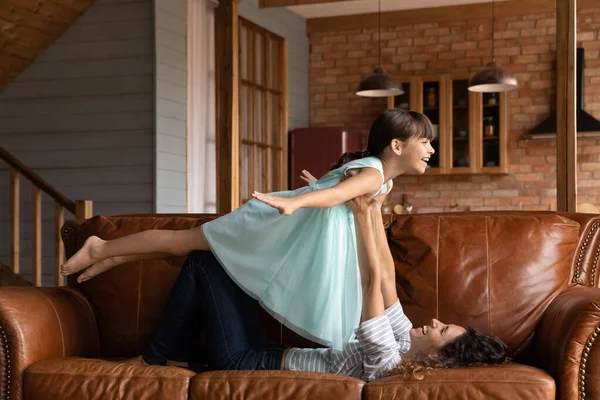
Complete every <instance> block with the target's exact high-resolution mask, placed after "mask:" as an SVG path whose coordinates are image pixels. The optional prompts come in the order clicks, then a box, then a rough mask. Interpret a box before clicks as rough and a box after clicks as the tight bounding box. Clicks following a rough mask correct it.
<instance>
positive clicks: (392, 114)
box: [331, 108, 434, 169]
mask: <svg viewBox="0 0 600 400" xmlns="http://www.w3.org/2000/svg"><path fill="white" fill-rule="evenodd" d="M411 138H417V139H421V138H423V139H429V140H433V139H434V133H433V127H432V126H431V122H430V121H429V119H428V118H427V117H426V116H425V115H423V114H421V113H418V112H416V111H407V110H402V109H399V108H394V109H390V110H385V111H384V112H382V113H381V114H380V115H379V116H378V117H377V119H376V120H375V122H373V125H371V130H370V131H369V141H368V144H367V149H366V150H364V151H357V152H354V153H344V154H343V155H342V156H341V157H340V159H339V160H338V162H337V163H335V164H334V165H333V166H332V167H331V169H336V168H339V167H341V166H342V165H344V164H346V163H348V162H350V161H353V160H357V159H359V158H363V157H368V156H375V157H379V156H380V155H381V153H383V151H384V150H385V148H386V147H387V146H388V145H389V144H390V142H391V141H392V140H393V139H398V140H400V141H402V142H407V141H408V140H409V139H411Z"/></svg>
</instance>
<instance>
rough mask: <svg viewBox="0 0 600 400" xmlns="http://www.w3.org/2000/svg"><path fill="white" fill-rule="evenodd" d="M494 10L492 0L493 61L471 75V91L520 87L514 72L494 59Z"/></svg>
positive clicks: (492, 90) (488, 91)
mask: <svg viewBox="0 0 600 400" xmlns="http://www.w3.org/2000/svg"><path fill="white" fill-rule="evenodd" d="M494 10H495V7H494V0H492V61H491V62H489V63H488V64H487V65H486V66H485V67H483V68H481V69H480V70H479V71H477V73H475V75H473V76H472V77H471V79H470V80H469V90H470V91H471V92H482V93H495V92H507V91H509V90H514V89H517V88H518V87H519V84H518V83H517V78H515V76H514V74H513V73H512V72H510V71H509V70H507V69H506V68H503V67H502V66H501V65H500V64H498V63H497V62H496V60H495V59H494V22H495V21H494Z"/></svg>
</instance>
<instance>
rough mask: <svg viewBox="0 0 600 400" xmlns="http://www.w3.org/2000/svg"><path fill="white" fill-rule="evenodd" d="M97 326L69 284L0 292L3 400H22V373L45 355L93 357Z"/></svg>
mask: <svg viewBox="0 0 600 400" xmlns="http://www.w3.org/2000/svg"><path fill="white" fill-rule="evenodd" d="M98 353H99V342H98V328H97V326H96V321H95V318H94V313H93V312H92V309H91V307H90V304H89V303H88V301H87V300H86V299H85V297H83V295H81V294H80V293H79V292H77V291H76V290H73V289H68V288H44V289H42V288H36V287H3V288H2V290H0V382H1V390H2V399H22V382H23V372H24V371H25V369H26V368H27V367H29V366H30V365H32V364H33V363H35V362H37V361H40V360H43V359H46V358H50V357H72V356H80V357H98Z"/></svg>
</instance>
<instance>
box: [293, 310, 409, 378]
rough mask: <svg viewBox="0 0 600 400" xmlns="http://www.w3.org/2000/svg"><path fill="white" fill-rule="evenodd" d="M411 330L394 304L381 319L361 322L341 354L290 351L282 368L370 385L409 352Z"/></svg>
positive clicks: (312, 350) (294, 349) (325, 350)
mask: <svg viewBox="0 0 600 400" xmlns="http://www.w3.org/2000/svg"><path fill="white" fill-rule="evenodd" d="M411 328H412V324H411V322H410V321H409V319H408V318H407V317H406V315H404V311H403V310H402V306H401V305H400V301H396V302H395V303H394V304H392V305H391V306H390V307H389V308H387V309H386V310H385V314H384V315H379V316H377V317H374V318H371V319H369V320H367V321H364V322H362V323H361V324H360V326H359V327H358V329H357V330H356V339H355V340H352V341H351V342H349V343H348V344H347V345H346V346H345V347H344V350H343V351H341V352H336V351H334V350H332V349H298V348H292V349H290V351H289V352H288V354H287V357H286V360H285V368H286V369H289V370H292V371H308V372H324V373H330V374H342V375H349V376H353V377H355V378H359V379H363V380H365V381H371V380H374V379H377V378H380V377H381V376H383V375H384V374H385V373H387V372H388V371H390V370H391V369H393V368H394V367H396V365H398V364H399V363H400V360H401V359H402V357H403V356H404V355H405V354H406V353H407V352H408V350H409V349H410V329H411Z"/></svg>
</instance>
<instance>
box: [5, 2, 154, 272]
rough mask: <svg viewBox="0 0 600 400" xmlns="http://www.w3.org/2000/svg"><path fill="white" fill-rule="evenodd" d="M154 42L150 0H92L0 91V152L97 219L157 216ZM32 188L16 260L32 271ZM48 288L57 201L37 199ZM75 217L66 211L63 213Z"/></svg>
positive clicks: (25, 189) (25, 190)
mask: <svg viewBox="0 0 600 400" xmlns="http://www.w3.org/2000/svg"><path fill="white" fill-rule="evenodd" d="M153 59H154V38H153V15H152V4H150V3H149V2H148V1H147V0H97V1H96V2H95V3H94V4H93V5H92V6H91V7H90V8H89V9H88V11H87V12H86V13H85V14H84V15H83V16H82V17H81V18H80V19H79V20H78V21H77V22H76V23H75V24H74V25H73V26H71V28H69V29H68V30H67V32H65V34H64V35H63V36H61V37H60V38H59V39H58V41H57V42H55V43H54V44H53V45H52V46H51V47H50V48H49V49H47V50H46V51H45V52H44V53H43V54H42V55H41V56H40V58H39V59H37V60H36V61H35V62H34V63H33V64H32V65H30V66H29V67H28V68H27V70H26V71H24V72H23V73H22V74H21V75H20V76H19V77H18V79H17V80H16V81H15V82H13V83H11V84H10V85H9V86H8V87H7V88H6V89H5V90H4V91H3V92H0V146H2V147H4V148H6V149H7V150H8V151H10V152H11V153H13V154H14V155H15V156H16V157H17V158H19V159H20V160H21V161H22V162H24V163H25V164H26V165H28V166H29V167H31V168H33V169H34V171H35V172H37V173H38V174H39V175H41V176H42V178H44V179H46V180H47V181H48V182H50V183H51V184H52V185H54V186H55V187H56V188H58V189H59V190H60V191H62V192H63V193H64V194H65V195H67V196H68V197H69V198H71V199H72V200H77V199H91V200H93V201H94V214H103V215H110V214H117V213H147V212H152V211H153V208H154V207H153V196H154V195H153V187H154V172H153V169H154V157H155V155H154V147H155V145H154V63H153ZM8 176H9V174H8V170H7V167H6V165H5V164H4V163H1V162H0V227H2V229H0V260H2V261H8V232H7V229H5V227H7V226H8V224H7V220H8ZM30 197H31V189H30V186H29V185H28V184H26V183H25V182H23V183H22V190H21V198H22V199H23V201H22V203H21V217H22V220H23V223H22V226H21V250H22V253H23V258H22V259H21V266H22V269H23V270H25V271H29V270H30V268H31V260H30V254H31V252H30V248H31V242H30V239H29V238H30V236H29V233H30V222H29V221H30V215H31V211H30V203H29V199H30ZM43 201H44V204H43V210H42V213H43V230H44V235H43V246H42V247H43V256H44V257H43V265H44V274H46V275H47V276H46V277H45V281H46V282H51V280H50V276H49V274H51V273H52V257H53V237H52V225H53V211H52V210H53V209H52V207H53V202H52V201H51V199H49V198H47V197H46V196H45V195H44V196H43ZM65 218H66V219H71V218H72V216H71V215H70V213H68V212H67V213H66V214H65Z"/></svg>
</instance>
